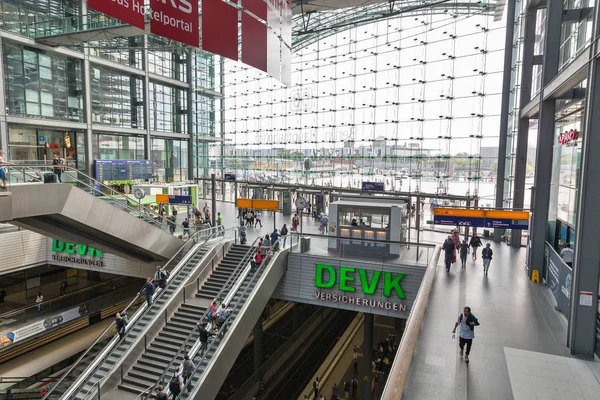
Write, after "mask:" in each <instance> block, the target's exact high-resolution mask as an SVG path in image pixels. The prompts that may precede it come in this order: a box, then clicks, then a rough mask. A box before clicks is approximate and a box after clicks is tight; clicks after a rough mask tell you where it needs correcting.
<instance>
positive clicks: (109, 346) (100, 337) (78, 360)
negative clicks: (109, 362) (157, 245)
mask: <svg viewBox="0 0 600 400" xmlns="http://www.w3.org/2000/svg"><path fill="white" fill-rule="evenodd" d="M216 228H217V229H218V228H221V229H218V231H217V232H215V233H213V234H211V235H210V236H209V237H208V238H206V240H205V241H204V243H203V244H202V245H200V247H202V246H204V245H205V244H206V243H207V242H208V241H209V240H210V239H211V238H212V237H213V236H214V235H217V234H220V233H223V234H224V232H225V229H223V227H222V226H221V227H216ZM212 229H215V228H209V229H205V230H202V231H197V232H195V233H194V234H193V235H192V236H191V237H190V240H191V239H192V238H194V237H195V236H197V235H200V234H201V233H203V232H204V231H206V230H212ZM188 241H189V240H188ZM186 245H187V242H185V243H184V244H183V245H182V246H181V248H180V249H179V250H178V251H177V252H176V253H175V254H174V255H173V257H171V258H170V259H169V261H167V263H166V264H165V266H166V265H168V264H169V263H171V262H172V261H173V259H174V258H175V257H176V256H177V255H178V254H179V253H180V252H181V251H182V250H183V249H184V248H185V246H186ZM194 247H195V246H194ZM181 261H184V260H181ZM176 270H177V268H176ZM174 271H175V270H174ZM177 271H178V270H177ZM175 275H176V272H175V273H172V274H170V276H169V280H170V281H171V282H169V283H168V284H167V286H166V287H165V289H166V288H167V287H168V286H169V284H171V283H172V282H173V279H174V277H175ZM162 292H163V291H161V293H162ZM156 294H157V293H155V295H156ZM139 297H140V294H139V293H137V294H136V296H135V297H134V299H133V300H132V301H131V302H130V303H129V304H128V305H127V307H126V308H125V309H124V310H123V311H127V310H128V309H129V308H130V307H131V305H132V304H133V303H134V302H135V301H136V300H137V299H138V298H139ZM146 308H147V305H146V306H144V307H140V308H139V309H138V311H137V312H136V314H135V315H134V316H133V318H132V319H131V322H134V321H136V320H137V319H138V318H139V317H140V316H141V314H143V312H144V310H145V309H146ZM115 324H116V321H112V322H111V323H110V324H109V325H108V326H107V327H106V328H105V329H104V330H103V331H102V333H100V335H99V336H98V338H97V339H96V340H95V341H94V343H92V345H91V346H89V347H88V348H87V349H86V351H85V352H84V353H83V354H82V355H81V356H80V357H79V358H78V359H77V361H76V362H75V363H74V364H73V365H72V366H71V367H70V368H69V370H68V371H67V372H65V373H64V374H63V376H62V377H61V378H60V380H59V381H58V382H57V383H56V384H55V385H54V386H53V387H52V388H51V389H50V390H49V391H48V393H47V394H46V395H45V396H44V397H43V398H42V400H47V399H48V398H49V397H50V395H51V394H52V392H53V391H54V390H55V389H56V388H57V387H58V386H59V385H60V384H61V383H62V382H63V380H64V379H65V378H66V377H67V376H69V375H70V374H71V372H72V371H73V370H74V369H75V367H76V366H77V365H78V364H79V363H80V362H81V360H82V359H83V358H84V357H85V356H87V354H88V353H89V352H90V351H91V350H92V348H94V346H96V345H97V344H98V343H99V342H100V341H101V339H102V338H103V337H104V335H106V333H107V332H109V330H110V329H111V328H112V327H113V326H114V325H115ZM132 325H133V324H131V325H129V326H132ZM126 329H127V328H126ZM115 339H116V338H113V340H112V341H111V343H109V345H108V346H106V348H105V349H104V350H103V351H102V353H101V354H99V355H98V357H96V360H95V362H94V363H93V364H97V363H98V362H99V360H101V359H102V358H103V357H104V356H106V354H107V353H108V351H109V350H111V349H112V347H113V346H114V344H115V343H116V342H117V341H116V340H115ZM90 367H92V365H90V366H89V367H88V368H87V369H90ZM95 367H96V365H94V366H93V368H94V369H95ZM83 378H84V375H83V374H82V375H81V376H80V377H79V378H78V379H77V381H81V380H83ZM75 383H77V382H75ZM76 386H77V385H73V386H72V388H76Z"/></svg>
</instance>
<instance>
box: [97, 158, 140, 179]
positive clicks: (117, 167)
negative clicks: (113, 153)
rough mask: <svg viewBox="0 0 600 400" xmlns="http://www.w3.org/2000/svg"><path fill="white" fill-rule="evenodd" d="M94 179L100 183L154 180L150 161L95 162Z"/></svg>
mask: <svg viewBox="0 0 600 400" xmlns="http://www.w3.org/2000/svg"><path fill="white" fill-rule="evenodd" d="M94 177H95V178H96V180H98V181H100V182H105V181H128V180H140V179H151V178H152V161H150V160H94Z"/></svg>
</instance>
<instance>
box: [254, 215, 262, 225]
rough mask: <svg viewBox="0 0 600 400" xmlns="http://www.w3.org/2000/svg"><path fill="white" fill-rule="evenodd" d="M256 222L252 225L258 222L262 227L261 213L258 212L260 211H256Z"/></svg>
mask: <svg viewBox="0 0 600 400" xmlns="http://www.w3.org/2000/svg"><path fill="white" fill-rule="evenodd" d="M255 218H256V223H255V224H254V227H257V226H258V224H260V227H261V228H262V214H261V213H260V211H257V212H256V216H255Z"/></svg>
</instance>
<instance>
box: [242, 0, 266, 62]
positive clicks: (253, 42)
mask: <svg viewBox="0 0 600 400" xmlns="http://www.w3.org/2000/svg"><path fill="white" fill-rule="evenodd" d="M244 4H246V2H244ZM263 4H266V3H264V2H263ZM265 13H266V10H265ZM242 62H243V63H245V64H248V65H251V66H253V67H254V68H258V69H260V70H261V71H264V72H267V26H266V25H265V24H263V23H262V22H260V21H259V20H257V19H256V18H254V17H253V16H251V15H249V14H246V13H243V14H242Z"/></svg>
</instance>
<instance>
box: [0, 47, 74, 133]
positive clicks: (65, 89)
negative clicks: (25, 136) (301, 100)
mask: <svg viewBox="0 0 600 400" xmlns="http://www.w3.org/2000/svg"><path fill="white" fill-rule="evenodd" d="M2 50H3V57H4V60H3V61H4V76H5V79H4V90H5V91H6V98H7V111H8V115H14V116H20V117H31V118H49V119H59V120H69V121H76V122H79V121H82V120H83V97H82V93H83V91H82V79H81V78H82V75H81V62H80V61H79V60H75V59H69V58H65V57H58V56H55V55H51V54H46V53H44V52H41V51H39V50H37V49H33V48H28V47H25V46H20V45H16V44H10V43H4V44H3V46H2Z"/></svg>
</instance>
